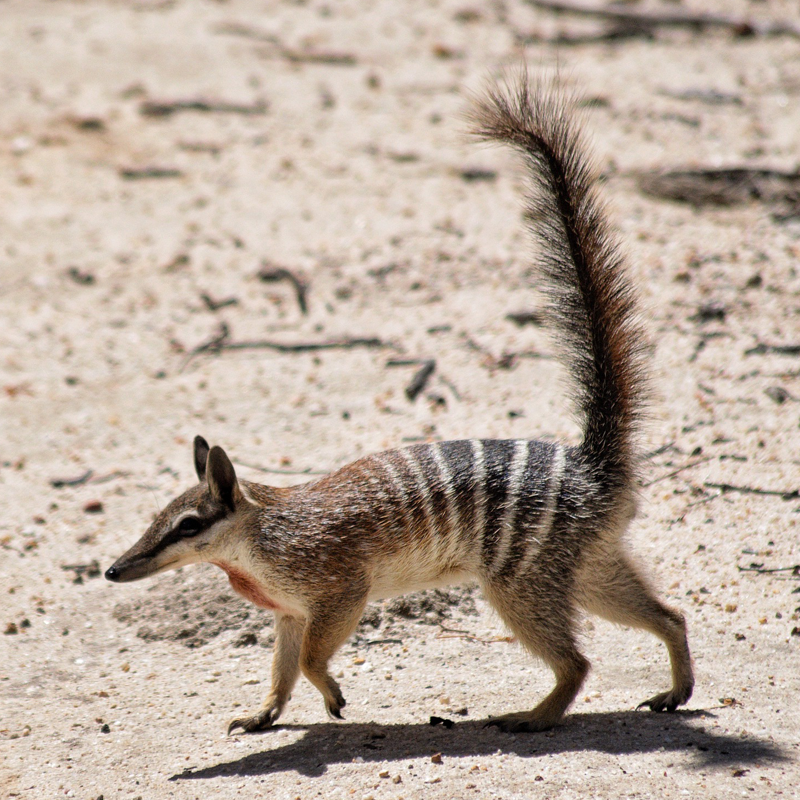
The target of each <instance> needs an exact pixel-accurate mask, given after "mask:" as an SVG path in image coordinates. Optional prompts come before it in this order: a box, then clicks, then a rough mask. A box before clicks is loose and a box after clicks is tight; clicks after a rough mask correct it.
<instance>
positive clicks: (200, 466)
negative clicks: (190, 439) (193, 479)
mask: <svg viewBox="0 0 800 800" xmlns="http://www.w3.org/2000/svg"><path fill="white" fill-rule="evenodd" d="M208 451H209V447H208V442H207V441H206V440H205V439H204V438H203V437H202V436H195V437H194V468H195V471H196V472H197V479H198V480H199V481H200V483H202V482H203V481H204V480H205V479H206V462H207V461H208Z"/></svg>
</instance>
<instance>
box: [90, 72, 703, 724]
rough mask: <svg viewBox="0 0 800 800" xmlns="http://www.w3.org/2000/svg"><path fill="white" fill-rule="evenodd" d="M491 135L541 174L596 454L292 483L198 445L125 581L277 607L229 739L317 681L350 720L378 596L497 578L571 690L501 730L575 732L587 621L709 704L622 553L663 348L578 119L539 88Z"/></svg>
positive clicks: (558, 315)
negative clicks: (264, 480)
mask: <svg viewBox="0 0 800 800" xmlns="http://www.w3.org/2000/svg"><path fill="white" fill-rule="evenodd" d="M473 131H474V133H475V134H476V135H477V136H478V137H480V138H482V139H485V140H488V141H492V142H501V143H505V144H508V145H510V146H511V147H512V148H514V149H515V150H516V151H518V152H519V153H520V154H521V156H522V161H523V163H524V165H525V167H526V170H527V176H528V179H529V190H530V191H529V193H528V197H527V209H526V214H525V219H526V222H527V225H528V227H529V229H530V232H531V234H532V235H533V237H534V238H535V239H537V241H538V242H539V244H540V249H539V253H538V256H537V258H536V261H535V265H534V266H535V268H536V270H537V274H538V277H539V283H540V287H541V289H542V291H543V292H544V294H545V297H546V300H547V312H548V318H549V320H550V324H551V326H552V328H553V331H554V336H555V340H556V343H557V345H558V348H559V353H560V356H561V359H562V360H563V363H564V365H565V367H566V369H567V371H568V373H569V375H570V378H571V381H572V388H573V396H574V397H575V400H576V410H577V415H578V418H579V421H580V425H581V440H580V442H578V443H576V444H574V445H573V446H568V445H565V444H553V443H549V442H537V441H532V440H527V439H524V440H514V441H502V440H462V441H452V442H440V443H435V444H429V445H417V446H414V447H409V448H407V449H405V450H390V451H388V452H385V453H379V454H376V455H372V456H367V457H366V458H362V459H360V460H359V461H356V462H354V463H352V464H349V465H348V466H346V467H343V468H342V469H340V470H338V471H337V472H334V473H333V474H331V475H328V476H326V477H324V478H321V479H319V480H317V481H313V482H311V483H308V484H305V485H301V486H295V487H291V488H288V489H279V488H273V487H269V486H262V485H260V484H255V483H250V482H248V481H240V480H239V479H238V478H237V476H236V472H235V470H234V468H233V465H232V464H231V461H230V459H229V458H228V456H227V455H226V453H225V451H224V450H223V449H222V448H220V447H211V448H210V447H209V446H208V444H207V443H206V441H205V439H203V438H202V437H200V436H198V437H197V438H196V439H195V441H194V465H195V469H196V472H197V477H198V481H199V483H198V484H197V485H196V486H194V487H192V488H190V489H189V490H188V491H186V492H185V493H184V494H183V495H181V496H180V497H178V498H177V499H176V500H173V501H172V502H171V503H170V504H169V505H168V506H167V508H165V509H164V510H163V511H162V512H161V513H159V514H158V516H157V517H156V519H155V521H154V522H153V523H152V525H151V526H150V528H149V529H148V530H147V531H146V532H145V534H144V535H143V536H142V538H141V539H140V540H139V541H138V542H137V543H136V544H135V545H134V546H133V547H132V548H131V549H130V550H129V551H128V552H127V553H125V554H124V555H123V556H122V557H121V558H119V559H118V560H117V561H116V562H115V563H114V564H113V566H111V567H110V568H109V569H108V571H107V572H106V577H107V578H108V579H109V580H112V581H120V582H124V581H131V580H136V579H138V578H143V577H146V576H149V575H156V574H158V573H159V572H162V571H165V570H168V569H175V568H177V567H180V566H183V565H186V564H191V563H196V562H201V561H202V562H211V563H213V564H217V565H218V566H220V567H221V568H222V569H224V570H225V571H226V572H227V574H228V577H229V579H230V583H231V586H232V587H233V588H234V590H235V591H237V592H238V593H239V594H241V595H242V596H244V597H246V598H247V599H248V600H250V601H251V602H253V603H255V604H256V605H258V606H260V607H262V608H267V609H271V610H272V611H274V613H275V647H274V655H273V667H272V685H271V689H270V692H269V694H268V695H267V697H266V698H265V700H264V703H263V705H262V707H261V709H260V710H259V711H258V712H256V713H255V714H253V715H252V716H247V717H242V718H239V719H235V720H233V721H232V722H231V723H230V726H229V728H228V730H229V732H231V731H233V730H236V729H238V728H241V729H242V730H244V731H255V730H259V729H262V728H267V727H269V726H271V725H272V724H273V723H274V722H275V721H276V720H277V719H278V718H279V716H280V715H281V713H282V711H283V709H284V707H285V706H286V703H287V701H288V699H289V696H290V693H291V691H292V688H293V686H294V684H295V682H296V681H297V679H298V677H299V676H300V674H301V673H302V674H303V675H304V676H305V677H306V678H308V679H309V680H310V681H311V682H312V683H313V684H314V686H316V687H317V689H319V691H320V692H321V694H322V696H323V699H324V702H325V707H326V709H327V711H328V713H329V714H330V715H331V716H334V717H337V718H338V717H341V709H342V707H343V706H344V704H345V701H344V697H343V696H342V693H341V691H340V689H339V686H338V684H337V683H336V681H335V680H334V679H333V678H332V677H331V675H330V673H329V672H328V663H329V661H330V659H331V657H332V656H333V655H334V653H335V652H336V651H337V650H338V649H339V647H341V645H342V644H343V643H344V642H345V641H346V639H347V638H348V636H350V634H351V633H352V632H353V631H354V629H355V627H356V625H357V623H358V621H359V618H360V617H361V614H362V612H363V610H364V606H365V604H366V603H367V601H368V600H369V599H372V598H376V597H386V596H390V595H393V594H398V593H403V592H407V591H413V590H415V589H420V588H425V587H429V586H436V585H442V584H443V583H460V582H474V583H477V584H479V585H480V587H481V589H482V591H483V593H484V595H485V597H486V599H487V600H488V601H489V602H490V603H491V604H492V606H493V607H494V608H495V609H496V611H497V613H498V614H499V615H500V617H501V618H502V619H503V621H504V622H505V623H506V625H507V626H508V627H509V628H510V630H511V632H512V633H513V634H514V637H515V638H516V640H517V641H519V642H520V643H521V644H522V646H523V647H525V648H526V649H527V650H528V651H529V652H530V653H531V654H532V655H533V656H536V657H538V658H541V659H543V660H544V661H545V662H546V663H547V664H548V665H549V666H550V667H551V668H552V670H553V673H554V676H555V687H554V688H553V689H552V691H551V692H550V694H548V695H547V696H546V697H545V698H544V699H543V700H542V701H541V702H540V703H539V704H538V705H536V706H535V707H534V708H532V709H530V710H524V711H520V712H517V713H511V714H507V715H505V716H502V717H497V718H494V719H491V720H489V722H488V724H491V725H497V726H498V727H500V728H502V729H503V730H506V731H542V730H546V729H548V728H550V727H552V726H553V725H555V724H556V723H557V722H558V721H559V720H560V719H561V717H562V716H563V714H564V712H565V711H566V710H567V708H568V707H569V705H570V704H571V703H572V701H573V700H574V698H575V696H576V694H577V693H578V691H579V690H580V687H581V685H582V683H583V681H584V678H585V677H586V674H587V672H588V670H589V662H588V661H587V660H586V658H585V657H584V656H583V654H582V653H581V652H580V649H579V647H578V643H577V637H576V633H575V627H576V621H577V619H578V617H579V615H580V614H581V613H584V612H590V613H593V614H598V615H600V616H602V617H605V618H606V619H609V620H612V621H613V622H616V623H619V624H621V625H628V626H634V627H637V628H643V629H644V630H647V631H650V632H651V633H653V634H655V635H656V636H657V637H659V638H660V639H661V640H662V641H663V642H664V643H665V644H666V647H667V650H668V652H669V658H670V663H671V668H672V686H671V687H670V689H668V690H667V691H665V692H661V693H658V694H656V695H654V696H652V697H650V698H649V699H647V700H645V701H644V703H642V705H645V706H647V707H649V708H650V709H652V710H654V711H663V710H666V711H673V710H674V709H675V708H676V707H677V706H679V705H681V704H682V703H685V702H686V701H687V700H688V699H689V697H690V696H691V694H692V688H693V686H694V677H693V673H692V663H691V658H690V655H689V647H688V644H687V641H686V625H685V622H684V619H683V616H682V615H681V614H680V613H678V612H677V611H674V610H672V609H670V608H668V607H666V606H665V605H663V604H662V603H661V602H660V600H659V599H658V598H657V597H656V595H655V594H654V592H653V591H652V589H651V588H650V586H649V585H648V583H647V581H646V580H645V579H644V577H643V576H642V574H641V573H640V571H639V570H638V569H637V567H636V566H635V565H634V563H633V561H632V559H631V557H630V556H629V554H628V553H627V551H626V548H625V546H624V544H623V538H622V536H623V533H624V531H625V529H626V527H627V525H628V523H629V522H630V520H631V518H632V517H633V514H634V510H635V498H636V489H635V478H636V471H637V446H636V439H637V429H638V423H639V420H640V416H641V411H642V406H643V398H644V396H645V394H646V380H645V371H644V368H643V363H642V359H641V351H642V347H643V343H644V341H645V340H644V336H643V334H642V332H641V330H640V329H639V327H638V325H637V322H636V315H635V302H634V293H633V291H632V287H631V285H630V283H629V280H628V277H627V275H626V271H625V269H624V264H623V258H622V256H621V253H620V251H619V249H618V247H617V243H616V241H615V239H614V236H613V235H612V232H611V228H610V227H609V224H608V221H607V219H606V214H605V209H604V206H603V204H602V203H601V202H600V200H599V198H598V195H597V186H596V178H595V172H594V170H593V168H592V166H591V163H590V161H589V160H588V158H587V156H586V154H585V150H584V146H583V141H582V137H581V135H580V132H579V130H578V127H577V125H576V123H575V121H574V119H573V116H572V106H571V104H570V103H569V102H567V101H566V100H565V99H564V98H563V96H562V95H561V94H560V93H559V92H547V91H545V90H543V89H542V88H541V87H540V86H533V87H531V86H529V84H528V82H527V79H522V80H520V81H519V82H518V84H517V85H516V86H514V87H512V88H510V89H500V88H493V89H492V90H490V91H489V92H488V93H487V94H486V96H485V97H484V98H483V99H482V100H480V101H479V102H478V103H477V104H476V107H475V110H474V113H473ZM510 213H513V214H516V210H515V209H512V210H511V211H510ZM231 553H235V554H237V555H236V557H235V558H232V557H231V555H230V554H231ZM233 564H236V565H237V566H233ZM239 565H244V566H239ZM481 688H482V687H476V691H480V690H481Z"/></svg>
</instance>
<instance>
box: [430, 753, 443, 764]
mask: <svg viewBox="0 0 800 800" xmlns="http://www.w3.org/2000/svg"><path fill="white" fill-rule="evenodd" d="M441 763H442V754H441V753H434V754H433V755H432V756H431V764H441Z"/></svg>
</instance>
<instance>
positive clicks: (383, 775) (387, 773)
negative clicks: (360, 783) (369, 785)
mask: <svg viewBox="0 0 800 800" xmlns="http://www.w3.org/2000/svg"><path fill="white" fill-rule="evenodd" d="M378 777H379V778H388V777H389V770H388V769H385V770H384V771H383V772H379V773H378Z"/></svg>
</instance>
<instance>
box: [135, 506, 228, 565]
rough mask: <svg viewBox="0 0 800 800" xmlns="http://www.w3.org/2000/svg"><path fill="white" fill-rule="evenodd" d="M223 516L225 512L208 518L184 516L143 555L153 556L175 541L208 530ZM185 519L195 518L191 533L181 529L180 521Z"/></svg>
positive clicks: (189, 537) (146, 556)
mask: <svg viewBox="0 0 800 800" xmlns="http://www.w3.org/2000/svg"><path fill="white" fill-rule="evenodd" d="M224 516H225V514H224V513H221V514H219V515H218V516H214V517H209V518H208V519H201V518H200V517H195V516H190V517H184V518H183V520H181V522H179V523H178V524H177V525H176V526H175V527H174V528H173V529H172V530H171V531H170V532H169V533H167V534H166V535H165V536H163V537H162V538H161V539H160V540H159V541H158V542H156V543H155V544H154V545H153V547H152V548H151V549H150V550H149V551H148V552H147V553H144V554H143V557H145V558H153V557H154V556H156V555H158V554H159V553H160V552H161V551H162V550H166V548H167V547H169V546H170V545H172V544H175V542H180V541H181V540H182V539H191V538H192V537H194V536H197V535H198V534H200V533H202V532H203V531H205V530H208V529H209V528H210V527H211V526H212V525H213V524H214V523H215V522H218V521H219V520H221V519H222V518H223V517H224ZM187 519H196V520H197V521H198V523H199V525H198V528H197V530H196V531H193V532H192V533H185V532H183V531H181V529H180V528H181V523H183V522H184V521H185V520H187Z"/></svg>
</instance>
